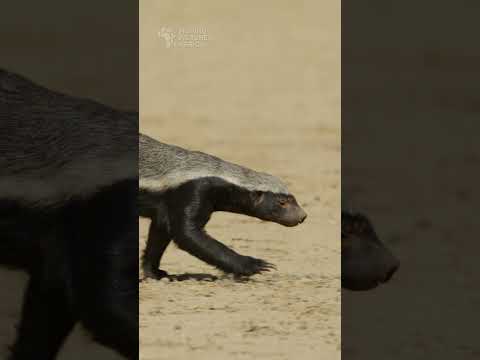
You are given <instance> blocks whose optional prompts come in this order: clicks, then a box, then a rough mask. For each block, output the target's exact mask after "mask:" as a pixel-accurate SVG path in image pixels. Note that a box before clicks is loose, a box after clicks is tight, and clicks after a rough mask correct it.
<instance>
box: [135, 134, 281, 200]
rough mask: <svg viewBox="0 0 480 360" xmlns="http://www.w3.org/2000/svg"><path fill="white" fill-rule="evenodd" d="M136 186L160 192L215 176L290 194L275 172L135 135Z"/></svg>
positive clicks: (240, 184)
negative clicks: (137, 163)
mask: <svg viewBox="0 0 480 360" xmlns="http://www.w3.org/2000/svg"><path fill="white" fill-rule="evenodd" d="M139 157H140V160H139V173H140V180H139V182H140V183H139V187H140V189H141V190H142V189H143V190H150V191H155V192H162V191H165V190H167V189H171V188H175V187H178V186H179V185H181V184H183V183H185V182H187V181H190V180H195V179H200V178H205V177H217V178H220V179H223V180H225V181H227V182H229V183H231V184H234V185H237V186H239V187H242V188H245V189H247V190H251V191H265V192H266V191H270V192H273V193H278V194H290V192H289V191H288V189H287V186H286V185H285V184H284V183H283V182H282V181H281V180H280V179H278V178H276V177H275V176H272V175H270V174H266V173H262V172H257V171H254V170H251V169H248V168H246V167H243V166H240V165H236V164H233V163H230V162H227V161H224V160H222V159H220V158H218V157H215V156H212V155H209V154H205V153H202V152H199V151H189V150H186V149H183V148H181V147H178V146H174V145H168V144H164V143H161V142H159V141H157V140H154V139H152V138H150V137H148V136H146V135H143V134H140V135H139Z"/></svg>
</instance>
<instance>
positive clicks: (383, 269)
mask: <svg viewBox="0 0 480 360" xmlns="http://www.w3.org/2000/svg"><path fill="white" fill-rule="evenodd" d="M399 266H400V263H399V261H398V259H397V258H396V257H395V256H394V255H393V254H392V253H391V252H390V250H389V249H388V248H387V247H386V246H385V245H384V244H383V243H382V242H381V241H380V240H379V239H378V237H377V234H376V233H375V230H374V229H373V226H372V224H371V223H370V221H369V220H368V219H367V218H366V217H365V216H364V215H362V214H358V213H350V212H344V211H342V288H345V289H349V290H370V289H373V288H375V287H377V286H378V285H379V284H381V283H386V282H387V281H389V280H390V279H391V277H392V276H393V274H394V273H395V272H396V271H397V270H398V268H399Z"/></svg>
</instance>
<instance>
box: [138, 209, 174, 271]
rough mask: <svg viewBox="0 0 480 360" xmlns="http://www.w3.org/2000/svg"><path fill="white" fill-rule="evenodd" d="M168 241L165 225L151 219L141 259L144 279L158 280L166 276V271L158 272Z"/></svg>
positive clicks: (168, 236) (158, 220) (168, 235)
mask: <svg viewBox="0 0 480 360" xmlns="http://www.w3.org/2000/svg"><path fill="white" fill-rule="evenodd" d="M170 241H171V237H170V234H169V231H168V226H167V224H165V222H164V221H161V220H160V219H157V218H155V219H152V222H151V223H150V228H149V229H148V239H147V246H146V248H145V251H144V252H143V257H142V268H143V274H144V277H145V278H152V279H156V280H160V279H162V278H164V277H166V276H168V273H167V272H166V271H163V270H160V260H161V259H162V256H163V253H164V252H165V250H166V248H167V246H168V244H170Z"/></svg>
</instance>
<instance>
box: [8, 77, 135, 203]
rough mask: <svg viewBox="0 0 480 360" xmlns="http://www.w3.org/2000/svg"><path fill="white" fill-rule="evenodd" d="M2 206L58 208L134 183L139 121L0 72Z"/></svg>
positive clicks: (132, 115) (127, 115)
mask: <svg viewBox="0 0 480 360" xmlns="http://www.w3.org/2000/svg"><path fill="white" fill-rule="evenodd" d="M0 124H1V131H0V198H2V199H11V200H15V201H21V202H27V203H33V204H42V205H43V204H54V203H58V202H62V201H65V200H66V199H67V198H71V197H77V196H79V197H83V196H89V195H91V194H92V193H94V192H95V191H96V190H97V189H99V188H100V187H103V186H108V185H111V184H113V183H114V182H117V181H121V180H126V179H136V178H137V177H138V168H137V160H138V158H137V156H138V154H137V136H138V113H126V112H121V111H116V110H114V109H112V108H109V107H107V106H104V105H101V104H99V103H96V102H94V101H90V100H86V99H79V98H74V97H71V96H67V95H63V94H60V93H56V92H54V91H50V90H48V89H45V88H43V87H41V86H38V85H36V84H34V83H32V82H31V81H29V80H27V79H25V78H23V77H21V76H18V75H15V74H13V73H10V72H7V71H5V70H2V69H0Z"/></svg>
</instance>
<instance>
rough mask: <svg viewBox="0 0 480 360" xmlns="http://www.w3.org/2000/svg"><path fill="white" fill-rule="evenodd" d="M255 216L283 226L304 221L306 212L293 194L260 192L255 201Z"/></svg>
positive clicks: (294, 224)
mask: <svg viewBox="0 0 480 360" xmlns="http://www.w3.org/2000/svg"><path fill="white" fill-rule="evenodd" d="M255 212H256V214H255V216H257V217H258V218H260V219H263V220H267V221H273V222H276V223H278V224H281V225H284V226H296V225H299V224H301V223H303V222H304V221H305V219H306V218H307V213H306V212H305V210H303V209H302V207H301V206H300V205H299V204H298V203H297V200H296V199H295V197H294V196H293V195H286V194H274V193H261V194H260V198H259V199H257V201H256V209H255Z"/></svg>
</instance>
